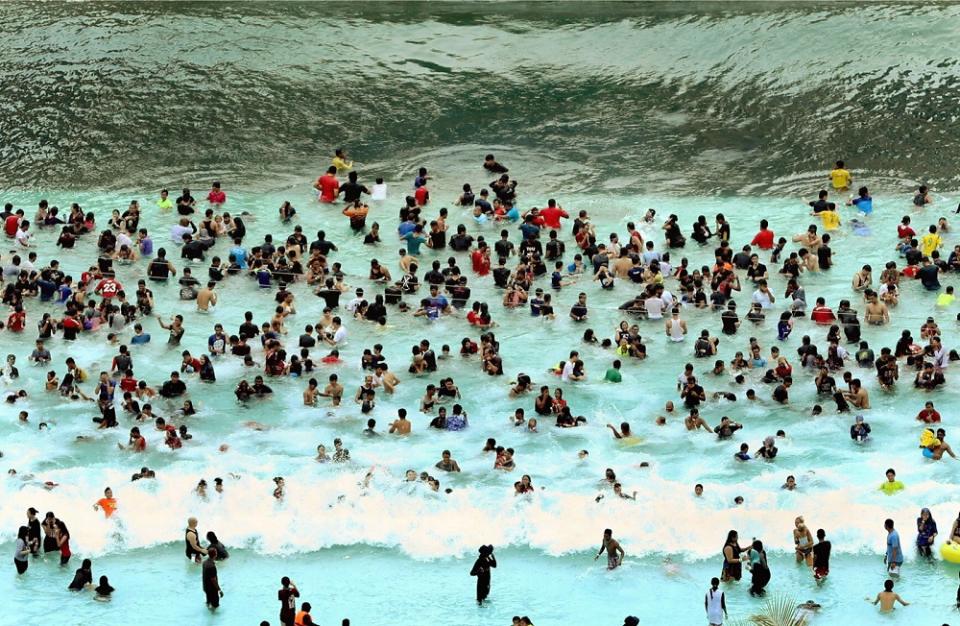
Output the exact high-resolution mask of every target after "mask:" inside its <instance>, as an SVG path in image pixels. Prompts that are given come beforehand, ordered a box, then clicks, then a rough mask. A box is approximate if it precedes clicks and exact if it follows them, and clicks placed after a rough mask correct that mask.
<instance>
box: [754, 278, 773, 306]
mask: <svg viewBox="0 0 960 626" xmlns="http://www.w3.org/2000/svg"><path fill="white" fill-rule="evenodd" d="M753 302H756V303H757V304H759V305H760V308H761V309H770V308H773V303H774V302H776V298H774V297H773V293H772V292H771V291H770V288H769V287H767V281H765V280H761V281H760V282H759V283H757V290H756V291H754V292H753Z"/></svg>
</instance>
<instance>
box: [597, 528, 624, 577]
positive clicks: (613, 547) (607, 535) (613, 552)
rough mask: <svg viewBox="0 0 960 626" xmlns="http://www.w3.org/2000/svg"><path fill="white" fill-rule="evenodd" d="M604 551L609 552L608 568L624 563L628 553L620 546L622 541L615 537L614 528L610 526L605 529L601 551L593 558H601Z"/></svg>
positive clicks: (615, 567)
mask: <svg viewBox="0 0 960 626" xmlns="http://www.w3.org/2000/svg"><path fill="white" fill-rule="evenodd" d="M604 551H606V552H607V569H617V567H619V566H620V565H622V564H623V558H624V557H625V556H626V553H625V552H624V551H623V548H622V547H621V546H620V542H619V541H617V540H616V539H614V538H613V530H611V529H609V528H607V529H606V530H604V531H603V541H602V542H601V544H600V551H599V552H597V556H595V557H593V560H594V561H596V560H597V559H599V558H600V555H602V554H603V552H604Z"/></svg>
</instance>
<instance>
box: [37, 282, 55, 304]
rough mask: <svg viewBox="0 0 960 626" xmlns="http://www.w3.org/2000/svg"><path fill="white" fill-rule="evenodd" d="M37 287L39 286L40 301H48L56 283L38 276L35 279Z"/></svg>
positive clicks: (53, 292) (51, 297) (51, 298)
mask: <svg viewBox="0 0 960 626" xmlns="http://www.w3.org/2000/svg"><path fill="white" fill-rule="evenodd" d="M37 287H39V288H40V302H50V301H51V300H53V294H55V293H56V292H57V284H56V283H55V282H53V281H52V280H46V279H44V278H40V279H38V280H37Z"/></svg>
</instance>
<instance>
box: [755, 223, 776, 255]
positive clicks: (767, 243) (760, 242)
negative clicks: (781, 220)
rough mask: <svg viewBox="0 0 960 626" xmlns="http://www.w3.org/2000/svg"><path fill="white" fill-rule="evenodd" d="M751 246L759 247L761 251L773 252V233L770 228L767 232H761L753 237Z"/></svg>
mask: <svg viewBox="0 0 960 626" xmlns="http://www.w3.org/2000/svg"><path fill="white" fill-rule="evenodd" d="M750 245H751V246H757V247H758V248H760V249H761V250H773V231H772V230H770V229H769V228H768V229H766V230H761V231H760V232H758V233H757V234H756V235H754V237H753V241H751V242H750Z"/></svg>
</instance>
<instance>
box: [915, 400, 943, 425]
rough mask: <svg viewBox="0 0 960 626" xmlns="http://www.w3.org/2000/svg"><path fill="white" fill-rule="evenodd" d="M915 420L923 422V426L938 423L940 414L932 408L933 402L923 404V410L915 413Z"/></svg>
mask: <svg viewBox="0 0 960 626" xmlns="http://www.w3.org/2000/svg"><path fill="white" fill-rule="evenodd" d="M917 420H918V421H920V422H923V423H924V424H938V423H940V413H938V412H937V410H936V409H934V408H933V402H927V403H926V404H924V406H923V410H922V411H920V412H919V413H917Z"/></svg>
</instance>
